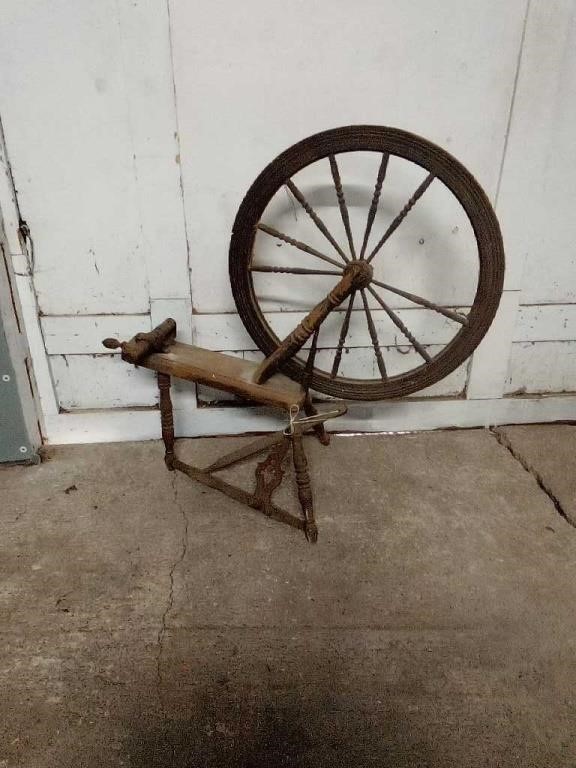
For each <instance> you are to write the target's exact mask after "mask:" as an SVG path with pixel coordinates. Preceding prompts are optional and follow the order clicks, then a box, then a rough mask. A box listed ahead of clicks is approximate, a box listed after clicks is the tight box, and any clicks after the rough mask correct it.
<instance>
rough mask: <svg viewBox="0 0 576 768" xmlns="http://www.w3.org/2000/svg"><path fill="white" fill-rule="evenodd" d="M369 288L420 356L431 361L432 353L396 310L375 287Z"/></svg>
mask: <svg viewBox="0 0 576 768" xmlns="http://www.w3.org/2000/svg"><path fill="white" fill-rule="evenodd" d="M368 290H369V291H370V293H371V294H372V296H374V298H375V299H376V301H377V302H378V304H380V306H381V307H382V309H383V310H384V311H385V312H386V314H387V315H388V317H389V318H390V320H392V322H393V323H394V325H395V326H396V327H397V328H399V329H400V331H402V333H403V334H404V336H406V338H407V339H408V341H409V342H410V344H412V346H413V347H414V349H415V350H416V351H417V352H418V354H419V355H420V357H423V358H424V360H426V362H427V363H429V362H430V361H431V360H432V358H431V357H430V355H429V354H428V352H427V351H426V350H425V349H424V347H423V346H422V344H420V342H419V341H418V340H417V339H416V338H415V337H414V336H413V335H412V334H411V333H410V331H409V330H408V328H406V326H405V325H404V323H403V322H402V320H400V318H399V317H398V315H397V314H396V312H394V310H392V309H390V307H389V306H388V304H386V302H385V301H384V299H382V298H380V296H379V295H378V294H377V293H376V291H375V290H374V288H372V287H371V286H368Z"/></svg>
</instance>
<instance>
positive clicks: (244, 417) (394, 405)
mask: <svg viewBox="0 0 576 768" xmlns="http://www.w3.org/2000/svg"><path fill="white" fill-rule="evenodd" d="M174 416H175V423H176V430H177V433H178V434H180V435H188V436H190V437H204V436H207V435H214V434H220V435H239V434H242V433H244V432H268V431H271V430H275V429H283V428H284V427H285V426H286V420H285V419H283V418H282V416H281V415H279V414H278V412H277V411H276V412H273V411H271V410H267V409H263V408H256V409H255V408H231V407H227V408H199V409H198V410H196V411H193V412H191V411H176V412H175V414H174ZM574 418H576V398H574V397H569V396H561V395H560V396H550V397H525V398H524V397H518V398H498V399H496V400H472V401H465V400H459V399H456V400H437V401H434V403H433V404H432V403H430V402H429V401H426V400H420V401H415V402H413V401H389V402H387V403H384V404H381V405H378V404H373V403H367V404H363V403H354V404H352V405H351V407H350V411H349V413H348V414H347V415H346V416H344V417H342V418H341V419H339V420H338V424H337V428H338V429H339V430H342V431H352V432H399V431H415V430H421V429H439V428H443V427H461V428H465V427H489V426H492V425H495V424H526V423H532V422H536V423H538V422H545V421H563V420H573V419H574ZM47 427H48V430H49V434H50V436H51V437H50V439H51V442H53V443H83V442H120V441H123V440H156V439H158V438H159V437H160V419H159V416H158V411H157V410H152V409H150V410H140V411H130V410H126V409H116V410H109V411H104V412H102V411H92V412H90V413H72V414H68V415H66V417H65V418H63V417H50V418H49V419H48V420H47ZM335 427H336V424H335V423H334V422H333V423H330V422H328V428H329V429H331V428H335ZM158 455H159V456H161V455H162V454H161V451H160V449H159V454H158Z"/></svg>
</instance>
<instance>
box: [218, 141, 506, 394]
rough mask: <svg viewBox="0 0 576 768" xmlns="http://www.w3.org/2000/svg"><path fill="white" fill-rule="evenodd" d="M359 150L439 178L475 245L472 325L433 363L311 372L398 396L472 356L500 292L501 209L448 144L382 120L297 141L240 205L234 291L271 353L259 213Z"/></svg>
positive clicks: (329, 381) (323, 383)
mask: <svg viewBox="0 0 576 768" xmlns="http://www.w3.org/2000/svg"><path fill="white" fill-rule="evenodd" d="M356 151H372V152H378V153H387V154H388V155H390V156H398V157H400V158H403V159H405V160H407V161H409V162H412V163H415V164H416V165H419V166H421V167H422V168H423V169H425V170H426V171H428V174H430V175H433V176H434V177H436V178H438V179H439V180H440V181H441V182H443V184H444V185H445V186H446V187H447V188H448V189H449V190H450V191H451V192H452V194H453V195H454V196H455V197H456V198H457V200H458V201H459V203H460V205H461V206H462V208H463V209H464V211H465V213H466V216H467V218H468V220H469V221H470V224H471V225H472V229H473V232H474V236H475V239H476V243H477V247H478V259H479V271H478V282H477V288H476V294H475V297H474V301H473V303H472V306H471V309H470V312H469V314H468V316H467V323H466V325H463V326H462V327H461V328H460V331H459V332H458V333H457V334H456V335H455V336H454V337H453V338H452V340H451V341H450V342H449V343H448V344H447V345H446V346H444V348H443V350H442V352H441V353H439V354H438V355H436V356H435V357H433V358H432V359H431V361H430V362H428V361H426V362H424V363H423V364H422V365H420V366H418V367H416V368H413V369H411V370H410V371H409V372H406V373H403V374H399V375H396V376H391V377H389V378H388V379H387V380H382V379H351V378H346V377H342V376H338V377H336V378H332V377H331V376H330V375H329V374H328V373H327V372H324V371H319V370H318V369H316V368H315V369H314V372H313V376H312V382H311V387H312V388H313V389H315V390H317V391H320V392H324V393H326V394H328V395H332V396H335V397H344V398H348V399H355V400H377V399H383V398H391V397H401V396H405V395H409V394H413V393H414V392H417V391H419V390H422V389H424V388H426V387H429V386H431V385H432V384H435V383H436V382H438V381H440V380H441V379H443V378H444V377H445V376H447V375H448V374H449V373H451V372H452V371H454V370H455V369H456V368H458V367H459V366H460V365H461V364H462V363H463V362H464V361H465V360H466V359H467V358H468V357H469V356H470V355H471V354H472V352H473V351H474V349H475V348H476V347H477V345H478V344H479V343H480V341H481V340H482V338H483V337H484V335H485V333H486V331H487V330H488V328H489V327H490V324H491V322H492V320H493V318H494V315H495V313H496V310H497V308H498V303H499V300H500V296H501V293H502V285H503V279H504V250H503V245H502V237H501V234H500V229H499V226H498V221H497V219H496V215H495V213H494V211H493V209H492V206H491V204H490V201H489V200H488V198H487V196H486V195H485V193H484V191H483V190H482V188H481V187H480V185H479V184H478V182H477V181H476V180H475V178H474V177H473V176H472V174H471V173H470V172H469V171H468V170H467V169H466V168H464V166H463V165H462V164H461V163H460V162H459V161H458V160H456V159H455V158H454V157H452V156H451V155H450V154H449V153H448V152H446V151H445V150H443V149H441V148H440V147H438V146H436V145H435V144H433V143H431V142H429V141H427V140H426V139H423V138H421V137H419V136H416V135H414V134H411V133H407V132H405V131H402V130H399V129H395V128H386V127H381V126H349V127H344V128H337V129H333V130H329V131H324V132H322V133H319V134H316V135H314V136H311V137H309V138H307V139H304V140H303V141H301V142H299V143H297V144H295V145H293V146H292V147H290V148H289V149H287V150H286V151H285V152H283V153H282V154H281V155H279V156H278V157H277V158H276V159H275V160H274V161H272V163H270V164H269V165H268V166H267V167H266V168H265V169H264V170H263V171H262V173H261V174H260V175H259V176H258V178H257V179H256V181H255V182H254V183H253V185H252V186H251V188H250V189H249V191H248V193H247V194H246V196H245V198H244V200H243V202H242V204H241V206H240V208H239V210H238V214H237V216H236V219H235V222H234V227H233V232H232V239H231V244H230V261H229V269H230V279H231V285H232V291H233V295H234V299H235V302H236V306H237V309H238V312H239V314H240V317H241V319H242V321H243V323H244V325H245V327H246V329H247V331H248V333H249V334H250V336H251V337H252V339H253V340H254V342H255V343H256V345H257V346H258V348H259V349H260V350H261V351H262V352H263V353H264V354H265V355H269V354H271V353H272V352H273V351H274V350H275V349H276V348H277V347H278V345H279V342H280V339H279V338H278V336H277V335H276V334H275V332H274V331H273V330H272V328H271V327H270V325H269V324H268V322H267V321H266V319H265V317H264V314H263V312H262V310H261V308H260V305H259V302H258V297H257V295H256V293H255V289H254V282H253V279H252V275H251V272H250V263H251V258H252V250H253V246H254V239H255V233H256V231H257V227H258V225H259V224H260V222H261V218H262V215H263V213H264V211H265V210H266V207H267V205H268V203H269V202H270V200H271V199H272V198H273V196H274V195H275V194H276V192H277V191H278V190H279V189H280V188H281V187H282V186H283V185H285V184H286V182H287V179H290V178H291V177H293V176H294V175H295V174H296V173H298V172H299V171H301V170H302V169H304V168H306V167H307V166H309V165H311V164H312V163H314V162H317V161H319V160H322V159H323V158H328V157H329V156H331V155H333V156H338V155H339V154H341V153H344V152H356ZM282 370H283V372H284V373H286V374H287V375H289V376H290V377H292V378H293V379H295V380H302V379H303V378H304V376H305V364H304V362H303V361H301V360H298V359H291V360H289V361H287V362H286V363H285V364H284V365H283V367H282Z"/></svg>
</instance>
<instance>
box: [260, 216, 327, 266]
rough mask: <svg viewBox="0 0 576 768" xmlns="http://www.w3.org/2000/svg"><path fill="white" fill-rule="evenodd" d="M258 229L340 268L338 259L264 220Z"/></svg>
mask: <svg viewBox="0 0 576 768" xmlns="http://www.w3.org/2000/svg"><path fill="white" fill-rule="evenodd" d="M258 229H260V230H261V231H262V232H266V234H267V235H271V236H272V237H276V238H278V240H283V241H284V242H285V243H288V245H293V246H294V248H298V250H299V251H304V253H309V254H310V255H311V256H316V258H317V259H322V261H327V262H328V264H333V265H334V266H335V267H338V269H340V266H341V265H340V263H339V262H337V261H336V259H332V258H330V256H326V255H325V254H324V253H320V251H317V250H316V248H312V247H311V246H310V245H306V243H301V242H300V240H295V239H294V238H293V237H290V236H289V235H285V234H284V232H279V231H278V230H277V229H274V227H269V226H268V225H267V224H262V222H260V224H258Z"/></svg>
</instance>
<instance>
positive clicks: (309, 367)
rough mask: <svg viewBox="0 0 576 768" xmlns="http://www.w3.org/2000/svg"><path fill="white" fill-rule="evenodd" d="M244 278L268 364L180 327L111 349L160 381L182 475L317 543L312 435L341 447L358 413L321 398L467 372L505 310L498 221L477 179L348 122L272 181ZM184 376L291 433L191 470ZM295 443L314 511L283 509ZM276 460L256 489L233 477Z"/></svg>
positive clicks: (364, 394) (233, 269) (239, 231)
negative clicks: (179, 439)
mask: <svg viewBox="0 0 576 768" xmlns="http://www.w3.org/2000/svg"><path fill="white" fill-rule="evenodd" d="M298 211H299V212H300V215H298ZM306 227H308V229H306ZM425 245H426V247H425V248H424V246H425ZM230 278H231V283H232V291H233V294H234V298H235V300H236V305H237V307H238V312H239V314H240V317H241V318H242V320H243V322H244V324H245V326H246V328H247V330H248V332H249V334H250V335H251V336H252V338H253V339H254V342H255V343H256V344H257V346H258V347H259V348H260V350H261V351H262V352H263V353H264V355H265V359H264V360H263V361H262V362H260V363H257V362H254V361H250V360H244V359H239V358H237V357H231V356H229V355H225V354H223V353H221V352H212V351H210V350H206V349H202V348H200V347H195V346H193V345H190V344H185V343H182V342H180V341H178V340H177V338H176V336H177V329H176V322H175V321H174V320H173V319H172V318H167V319H166V320H164V322H163V323H161V324H160V325H159V326H157V327H156V328H154V329H153V330H151V331H147V332H144V333H139V334H136V336H135V337H134V338H133V339H131V340H130V341H125V342H120V341H119V340H118V339H116V338H109V339H105V340H104V342H103V343H104V346H105V347H107V348H108V349H117V348H120V349H121V350H122V359H123V360H125V361H126V362H129V363H132V364H133V365H139V366H142V367H145V368H149V369H151V370H153V371H156V373H157V376H158V387H159V391H160V396H159V399H160V415H161V428H162V438H163V440H164V445H165V462H166V465H167V467H168V468H169V469H170V470H179V471H181V472H184V473H185V474H186V475H188V476H189V477H191V478H192V479H194V480H197V481H198V482H200V483H202V484H203V485H206V486H208V487H210V488H214V489H216V490H218V491H220V492H221V493H224V494H226V495H227V496H229V497H231V498H232V499H234V500H236V501H239V502H241V503H243V504H245V505H247V506H249V507H251V508H252V509H258V510H260V511H261V512H263V513H264V514H265V515H267V516H268V517H274V518H275V519H277V520H280V521H282V522H284V523H287V524H288V525H291V526H293V527H295V528H299V529H302V530H303V531H304V532H305V534H306V537H307V538H308V539H309V540H310V541H316V539H317V536H318V529H317V526H316V522H315V518H314V506H313V499H312V488H311V483H310V476H309V471H308V462H307V459H306V455H305V451H304V444H303V436H304V435H305V434H307V433H309V432H310V431H313V432H315V433H316V435H317V437H318V438H319V439H320V441H321V442H322V443H323V444H325V445H327V444H328V442H329V435H328V434H327V433H326V431H325V429H324V423H325V422H326V421H327V420H328V419H333V418H337V417H339V416H342V415H344V414H345V413H346V405H345V404H343V403H339V404H335V403H331V406H330V409H329V410H324V411H322V412H318V411H317V410H316V408H315V407H314V405H313V403H312V399H311V394H310V390H311V389H312V390H316V391H318V392H324V393H326V394H328V395H332V396H335V397H341V398H349V399H353V400H378V399H381V398H388V397H399V396H402V395H409V394H411V393H413V392H417V391H419V390H422V389H424V388H426V387H429V386H431V385H432V384H435V383H436V382H438V381H440V379H443V378H444V377H445V376H448V374H450V373H452V372H453V371H455V370H456V369H457V368H458V367H459V366H460V365H461V364H462V363H463V362H464V361H465V360H466V358H467V357H468V356H469V355H470V354H471V353H472V352H473V350H474V349H475V348H476V346H477V345H478V344H479V342H480V341H481V339H482V337H483V336H484V334H485V333H486V331H487V330H488V328H489V327H490V323H491V322H492V319H493V317H494V314H495V312H496V309H497V307H498V302H499V300H500V295H501V293H502V283H503V278H504V252H503V247H502V238H501V236H500V229H499V227H498V222H497V220H496V216H495V214H494V211H493V210H492V207H491V205H490V202H489V201H488V198H487V197H486V195H485V194H484V192H483V191H482V189H481V188H480V186H479V185H478V183H477V182H476V180H475V179H474V178H473V176H472V175H471V174H470V173H469V172H468V171H467V170H466V169H465V168H464V167H463V166H462V165H460V163H459V162H458V161H457V160H455V159H454V158H453V157H452V156H451V155H449V154H448V153H447V152H445V151H444V150H442V149H440V148H439V147H437V146H435V145H434V144H431V143H430V142H429V141H426V140H425V139H421V138H419V137H418V136H415V135H413V134H410V133H406V132H405V131H400V130H396V129H393V128H382V127H374V126H353V127H348V128H338V129H335V130H332V131H325V132H324V133H319V134H317V135H315V136H311V137H310V138H308V139H305V140H304V141H301V142H300V143H298V144H295V145H294V146H293V147H291V148H290V149H288V150H286V151H285V152H283V153H282V154H281V155H280V156H279V157H277V158H276V160H274V161H273V162H272V163H271V164H270V165H269V166H268V167H267V168H265V169H264V171H262V173H261V174H260V176H258V178H257V179H256V181H255V182H254V184H253V185H252V187H251V188H250V190H249V191H248V194H247V195H246V197H245V198H244V200H243V202H242V205H241V206H240V209H239V211H238V214H237V216H236V221H235V223H234V228H233V233H232V241H231V244H230ZM306 347H308V349H307V348H306ZM367 349H368V351H369V353H370V356H368V359H369V360H371V361H372V364H370V362H369V363H368V364H366V360H367V355H366V351H367ZM350 350H356V351H358V350H360V354H359V355H356V357H355V356H354V354H351V355H349V354H348V353H349V351H350ZM347 358H349V359H347ZM172 377H177V378H182V379H186V380H189V381H195V382H199V383H201V384H208V385H209V386H212V387H216V388H218V389H221V390H223V391H226V392H232V393H233V394H235V395H238V396H240V397H243V398H245V399H248V400H251V401H253V402H258V403H262V404H265V405H271V406H274V407H277V408H281V409H283V410H284V411H285V412H288V413H289V415H290V423H289V426H288V427H287V429H285V430H283V431H281V432H278V433H276V434H273V435H267V436H265V437H262V438H259V439H258V440H256V441H255V442H254V443H251V444H249V445H246V446H242V447H241V448H239V449H237V450H235V451H232V453H230V454H228V455H226V456H223V457H220V458H219V459H218V460H217V461H216V462H213V463H212V464H210V465H209V466H207V467H204V468H200V467H196V466H194V465H192V464H187V463H186V462H184V461H182V460H181V459H179V458H178V457H177V456H176V453H175V432H174V418H173V410H172V401H171V396H170V386H171V379H172ZM288 377H289V378H288ZM302 411H303V412H304V413H305V416H304V417H300V414H301V412H302ZM289 446H291V448H292V458H293V464H294V471H295V480H296V486H297V490H298V499H299V502H300V506H301V510H302V516H301V517H296V516H294V515H293V514H291V513H289V512H288V511H286V510H284V509H282V508H280V507H277V506H276V505H275V504H274V503H273V500H272V497H273V494H274V492H275V490H276V488H277V487H278V486H279V484H280V483H281V481H282V477H283V474H284V470H283V462H284V459H285V457H286V454H287V451H288V448H289ZM263 452H268V455H267V457H266V458H265V459H264V461H262V462H260V463H259V464H258V465H257V467H256V471H255V486H254V490H253V491H252V492H247V491H246V490H245V489H243V488H240V487H237V486H233V485H231V484H230V483H228V482H226V481H224V480H222V479H221V477H219V474H218V473H219V472H220V471H222V470H224V469H227V468H228V467H230V466H233V465H235V464H238V463H239V462H242V461H245V460H247V459H249V458H252V457H254V456H257V455H259V454H261V453H263Z"/></svg>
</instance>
